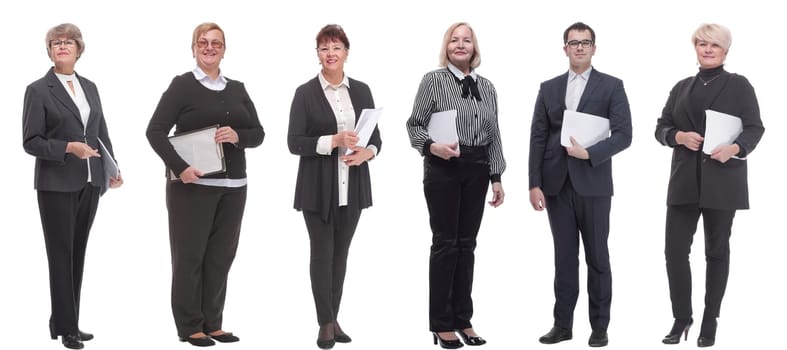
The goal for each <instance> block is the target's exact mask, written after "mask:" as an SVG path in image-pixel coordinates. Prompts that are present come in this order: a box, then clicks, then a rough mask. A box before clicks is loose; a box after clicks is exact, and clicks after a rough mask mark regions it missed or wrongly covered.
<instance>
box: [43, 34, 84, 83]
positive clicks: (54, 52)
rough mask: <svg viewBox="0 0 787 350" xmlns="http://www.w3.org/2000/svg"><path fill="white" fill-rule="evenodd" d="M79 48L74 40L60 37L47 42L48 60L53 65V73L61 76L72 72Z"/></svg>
mask: <svg viewBox="0 0 787 350" xmlns="http://www.w3.org/2000/svg"><path fill="white" fill-rule="evenodd" d="M78 52H79V46H78V45H77V42H76V40H74V39H70V38H68V37H66V36H61V37H59V38H57V39H54V40H51V41H50V42H49V54H50V57H49V58H50V59H52V62H54V64H55V71H57V72H58V73H63V74H71V73H73V72H74V65H75V64H76V62H77V58H78V56H77V55H78Z"/></svg>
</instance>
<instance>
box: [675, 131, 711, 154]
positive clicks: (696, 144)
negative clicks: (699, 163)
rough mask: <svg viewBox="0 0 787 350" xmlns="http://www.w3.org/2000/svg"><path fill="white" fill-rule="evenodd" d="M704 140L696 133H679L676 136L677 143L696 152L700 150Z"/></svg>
mask: <svg viewBox="0 0 787 350" xmlns="http://www.w3.org/2000/svg"><path fill="white" fill-rule="evenodd" d="M702 140H704V138H703V137H702V136H700V134H698V133H696V132H694V131H678V132H677V133H676V134H675V142H677V143H678V144H679V145H683V146H684V147H686V148H688V149H690V150H692V151H695V152H696V151H699V150H700V144H702Z"/></svg>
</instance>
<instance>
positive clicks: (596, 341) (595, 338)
mask: <svg viewBox="0 0 787 350" xmlns="http://www.w3.org/2000/svg"><path fill="white" fill-rule="evenodd" d="M607 344H609V337H608V336H607V331H602V330H594V331H593V332H591V333H590V339H588V345H589V346H590V347H591V348H599V347H602V346H607Z"/></svg>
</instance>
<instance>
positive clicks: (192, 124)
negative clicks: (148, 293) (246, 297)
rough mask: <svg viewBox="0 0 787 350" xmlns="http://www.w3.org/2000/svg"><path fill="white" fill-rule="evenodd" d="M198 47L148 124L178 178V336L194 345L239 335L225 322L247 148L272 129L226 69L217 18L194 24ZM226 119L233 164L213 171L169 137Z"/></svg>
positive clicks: (224, 141) (173, 184) (172, 218)
mask: <svg viewBox="0 0 787 350" xmlns="http://www.w3.org/2000/svg"><path fill="white" fill-rule="evenodd" d="M191 48H192V51H193V54H194V57H195V58H196V61H197V67H196V68H195V69H194V70H193V71H190V72H187V73H185V74H182V75H179V76H176V77H175V78H174V79H172V83H171V84H170V86H169V88H167V91H165V92H164V94H163V95H162V96H161V100H160V101H159V104H158V106H157V107H156V111H155V112H154V113H153V117H152V118H151V119H150V124H148V130H147V137H148V141H149V142H150V145H151V146H152V147H153V150H155V151H156V154H158V155H159V157H161V159H162V160H163V161H164V164H165V165H166V167H167V171H168V172H169V171H171V172H173V173H174V174H177V175H178V178H179V181H170V182H168V183H167V212H168V216H169V237H170V247H171V250H172V314H173V316H174V317H175V325H176V327H177V331H178V336H179V337H180V340H181V341H184V342H185V341H188V342H189V343H190V344H192V345H195V346H210V345H213V344H215V343H214V341H213V340H216V341H220V342H224V343H228V342H236V341H238V340H239V338H238V337H237V336H235V335H233V334H232V333H229V332H225V331H224V330H222V321H223V317H222V315H223V311H224V300H225V296H226V292H227V276H228V274H229V270H230V266H231V265H232V261H233V260H234V259H235V252H236V251H237V248H238V238H239V236H240V228H241V221H242V219H243V210H244V208H245V206H246V183H247V181H246V155H245V149H246V148H250V147H257V146H259V145H260V144H261V143H262V140H263V138H264V137H265V132H264V131H263V129H262V125H260V121H259V118H258V117H257V111H256V110H255V108H254V104H253V103H252V101H251V98H250V97H249V94H248V93H247V92H246V88H245V86H244V85H243V83H241V82H239V81H236V80H232V79H229V78H226V77H224V75H222V74H221V71H220V69H219V63H221V60H222V58H223V57H224V52H225V50H226V46H225V39H224V31H223V30H221V28H220V27H219V26H218V25H217V24H215V23H203V24H200V25H198V26H197V27H196V28H195V29H194V34H193V37H192V42H191ZM212 125H219V128H218V129H217V130H216V134H215V137H214V139H215V142H216V143H218V144H221V147H222V149H223V151H224V162H225V166H226V171H223V172H219V173H215V174H210V175H206V174H203V172H202V170H204V169H197V168H196V167H194V166H192V165H190V164H188V163H187V162H186V161H184V160H183V158H182V157H181V156H180V155H179V154H178V153H177V152H176V151H175V149H174V147H173V146H172V144H171V143H170V142H169V140H168V139H167V136H168V135H169V132H170V130H171V129H172V127H173V126H174V127H175V135H177V134H180V133H184V132H188V131H193V130H199V129H202V128H206V127H210V126H212Z"/></svg>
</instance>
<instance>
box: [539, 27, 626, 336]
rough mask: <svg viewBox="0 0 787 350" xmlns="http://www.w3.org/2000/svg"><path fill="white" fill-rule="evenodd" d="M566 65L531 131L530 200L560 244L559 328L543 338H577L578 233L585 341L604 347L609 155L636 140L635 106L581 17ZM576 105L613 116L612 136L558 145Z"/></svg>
mask: <svg viewBox="0 0 787 350" xmlns="http://www.w3.org/2000/svg"><path fill="white" fill-rule="evenodd" d="M563 42H564V44H565V46H564V47H563V50H564V51H565V53H566V56H568V59H569V71H568V72H567V73H564V74H561V75H559V76H557V77H555V78H553V79H551V80H548V81H546V82H544V83H542V84H541V88H540V90H539V93H538V98H537V100H536V106H535V111H534V112H533V121H532V126H531V133H530V161H529V164H530V170H529V177H530V203H531V204H532V206H533V208H534V209H535V210H538V211H541V210H544V208H546V209H547V214H548V217H549V225H550V227H551V228H552V237H553V240H554V245H555V284H554V288H555V308H554V318H555V321H554V326H553V327H552V329H551V330H550V331H549V333H547V334H546V335H544V336H542V337H541V338H540V339H539V341H540V342H541V343H544V344H554V343H558V342H561V341H563V340H568V339H571V338H572V332H571V328H572V325H573V314H574V307H575V306H576V303H577V297H578V296H579V259H578V255H579V236H580V235H581V236H582V242H583V244H584V250H585V261H586V262H587V265H588V296H589V303H588V304H589V309H590V310H589V313H590V324H591V327H592V329H593V332H592V333H591V336H590V339H589V341H588V344H589V345H590V346H593V347H597V346H606V345H607V343H608V338H607V325H608V324H609V314H610V312H609V310H610V302H611V300H612V275H611V271H610V264H609V250H608V247H607V237H608V236H609V211H610V203H611V197H612V159H611V158H612V156H613V155H615V154H617V153H618V152H620V151H622V150H624V149H625V148H627V147H628V146H629V145H630V144H631V111H630V110H629V104H628V99H627V97H626V92H625V90H624V89H623V82H622V81H621V80H620V79H617V78H615V77H612V76H609V75H606V74H604V73H601V72H599V71H597V70H594V69H593V68H592V66H591V58H592V57H593V54H594V53H595V51H596V44H595V42H596V35H595V32H594V31H593V29H591V28H590V27H589V26H587V25H586V24H584V23H581V22H578V23H575V24H572V25H571V26H570V27H568V28H567V29H566V30H565V32H564V34H563ZM565 110H575V111H577V112H582V113H588V114H592V115H595V116H599V117H603V118H607V119H609V126H610V136H609V137H608V138H606V139H604V140H601V141H599V142H598V143H596V144H594V145H591V146H589V147H587V148H585V147H583V146H582V145H580V144H579V143H577V142H576V140H574V139H573V137H572V138H571V146H569V147H563V146H561V144H560V133H561V128H562V126H563V112H564V111H565Z"/></svg>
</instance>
